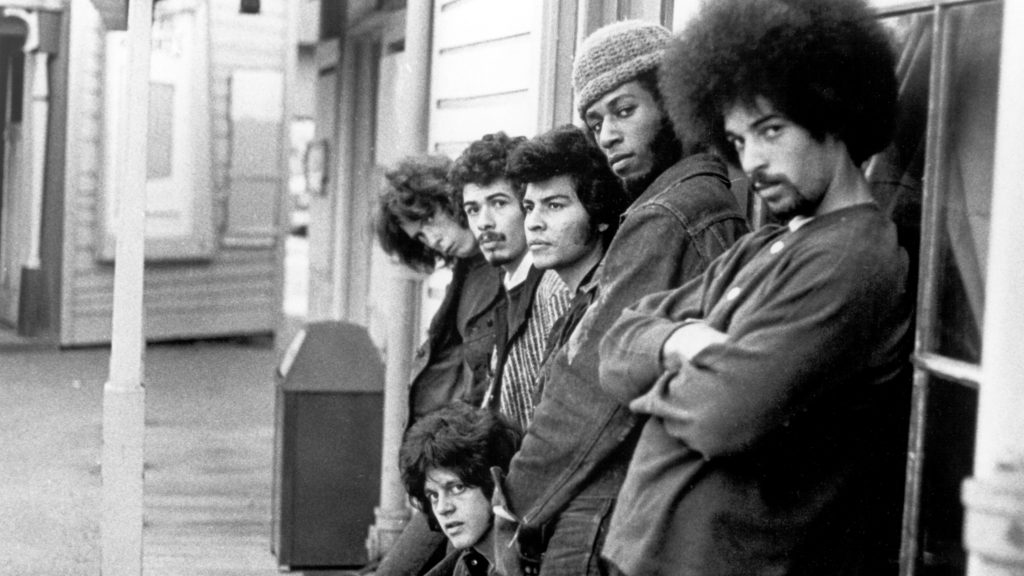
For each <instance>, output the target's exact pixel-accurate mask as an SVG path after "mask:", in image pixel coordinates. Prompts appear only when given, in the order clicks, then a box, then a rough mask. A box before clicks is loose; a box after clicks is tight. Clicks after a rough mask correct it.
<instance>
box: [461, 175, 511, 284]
mask: <svg viewBox="0 0 1024 576" xmlns="http://www.w3.org/2000/svg"><path fill="white" fill-rule="evenodd" d="M462 208H463V210H465V211H466V217H467V218H468V219H469V229H470V230H472V231H473V235H474V236H476V241H477V243H478V244H479V245H480V251H481V252H483V254H484V258H486V259H487V261H488V262H489V263H490V264H491V265H492V266H502V267H504V268H507V269H514V268H515V267H516V266H518V265H519V263H520V262H522V260H523V256H525V255H526V236H525V234H524V232H523V209H522V207H521V206H520V205H519V199H518V198H516V195H515V192H513V191H512V184H510V183H509V181H508V180H505V179H499V180H496V181H494V182H492V183H491V184H489V185H487V186H480V185H478V184H466V186H465V188H463V189H462Z"/></svg>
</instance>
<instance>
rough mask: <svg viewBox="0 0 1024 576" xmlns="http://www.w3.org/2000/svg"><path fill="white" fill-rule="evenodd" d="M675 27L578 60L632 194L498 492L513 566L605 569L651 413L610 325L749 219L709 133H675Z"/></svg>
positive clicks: (618, 32) (604, 143)
mask: <svg viewBox="0 0 1024 576" xmlns="http://www.w3.org/2000/svg"><path fill="white" fill-rule="evenodd" d="M670 36H671V34H670V32H669V31H668V30H667V29H665V28H664V27H662V26H659V25H656V24H650V23H644V22H638V21H625V22H618V23H615V24H611V25H609V26H606V27H604V28H602V29H600V30H597V31H596V32H594V33H593V34H591V35H590V36H589V37H588V38H587V39H586V40H585V41H584V42H583V45H582V46H581V48H580V51H579V53H578V55H577V58H576V61H575V63H574V70H573V85H574V88H575V91H576V94H577V111H578V113H579V115H580V117H581V118H582V119H583V121H584V122H585V123H586V126H587V129H588V130H589V132H590V134H591V135H592V137H593V139H594V140H595V141H596V143H597V145H598V146H599V147H600V149H601V151H602V152H603V153H604V155H605V157H606V159H607V161H608V163H609V165H610V167H611V170H612V171H613V172H614V173H615V175H616V176H618V177H619V178H620V179H621V180H622V182H623V184H624V186H625V187H626V189H627V192H628V196H629V199H630V201H631V202H632V204H631V205H630V206H629V208H628V209H627V210H626V212H625V214H624V215H623V218H622V221H621V225H620V227H619V230H618V232H617V233H616V235H615V238H614V239H613V240H612V242H611V244H610V245H609V246H608V250H607V252H606V254H605V256H604V261H603V263H602V265H601V267H600V268H599V269H598V271H597V272H596V278H597V281H596V283H594V284H593V286H592V287H590V294H591V298H592V299H593V300H592V302H593V303H592V304H591V305H590V307H589V308H588V309H587V310H586V312H585V314H584V315H583V318H582V319H581V320H580V321H579V324H578V325H577V326H576V329H575V330H574V331H573V333H572V334H571V336H570V337H569V338H568V341H567V342H566V344H565V345H564V346H562V347H561V349H560V350H558V351H557V352H555V353H554V355H553V357H552V358H551V360H550V370H549V371H547V372H546V380H545V386H544V391H543V394H542V396H541V401H540V403H539V404H538V405H537V408H536V412H535V414H534V420H533V423H532V425H531V426H530V427H529V428H528V429H527V432H526V436H525V438H524V440H523V446H522V448H521V449H520V451H519V453H518V454H517V455H516V456H515V457H514V458H513V459H512V463H511V464H510V467H509V475H508V478H507V479H506V480H505V482H504V487H503V489H499V490H496V492H495V495H496V498H495V504H496V512H497V513H498V515H499V516H500V517H501V518H502V519H503V521H502V520H498V521H496V526H497V528H498V530H499V540H503V541H504V542H503V543H500V544H498V545H497V546H496V553H497V554H499V556H500V558H499V564H500V565H502V569H503V570H504V572H505V573H506V574H518V573H521V572H522V571H524V570H525V571H532V570H535V569H537V567H538V565H539V573H540V574H543V575H566V576H580V575H583V574H604V573H606V568H607V567H606V566H604V565H603V563H602V562H601V561H600V559H599V556H598V555H599V552H600V550H601V546H602V544H603V540H604V533H605V531H606V528H607V523H608V519H609V517H610V515H611V510H612V508H613V506H614V505H615V500H616V495H617V494H618V491H619V487H620V485H621V483H622V480H623V478H624V477H625V472H626V467H627V465H628V463H629V458H630V455H631V454H632V451H633V447H634V446H635V444H636V439H637V437H638V435H639V431H640V428H639V426H638V424H639V423H640V422H641V419H640V418H638V417H636V416H634V415H633V414H632V413H630V411H629V410H628V409H627V408H626V406H624V405H622V404H620V403H619V402H618V401H617V400H616V399H615V398H613V397H612V396H609V395H608V394H607V393H605V392H604V391H603V390H602V389H601V387H600V385H599V383H598V360H599V359H598V345H599V342H600V339H601V336H603V335H604V332H605V331H606V330H607V328H608V327H609V326H610V325H611V324H612V323H613V322H614V321H615V319H616V318H617V317H618V316H619V314H620V313H621V311H622V310H623V309H624V308H625V307H626V306H629V305H631V304H633V303H634V302H636V301H637V300H639V299H640V298H641V297H643V296H645V295H647V294H651V293H653V292H658V291H661V290H665V289H668V288H671V287H674V286H678V285H679V284H681V283H682V282H684V281H686V280H688V279H689V278H692V277H695V276H697V275H699V274H700V273H701V272H703V270H704V269H705V268H706V267H707V266H708V264H709V263H710V262H711V260H712V259H713V258H715V256H717V255H718V254H720V253H722V252H724V251H725V250H726V248H728V247H729V246H730V245H731V244H732V243H733V242H734V241H735V240H736V239H737V238H738V237H739V236H741V235H742V234H744V233H745V232H746V230H747V228H746V223H745V221H744V219H743V216H742V215H741V213H740V211H739V207H738V206H737V203H736V200H735V198H734V197H733V195H732V192H731V191H730V189H729V177H728V173H727V171H726V167H725V164H724V163H723V162H722V161H721V160H719V159H718V158H717V157H716V156H713V155H711V154H706V153H704V152H703V151H704V149H705V143H704V142H701V141H700V138H699V133H693V134H683V135H682V136H683V137H682V138H677V137H676V136H675V135H673V132H672V129H671V126H670V125H669V123H668V121H667V117H666V115H665V113H664V111H663V109H662V105H661V95H660V93H659V91H658V87H657V76H656V74H657V68H658V66H659V64H660V61H661V56H662V52H663V49H664V47H665V45H666V44H667V43H668V40H669V38H670Z"/></svg>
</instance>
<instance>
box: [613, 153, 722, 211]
mask: <svg viewBox="0 0 1024 576" xmlns="http://www.w3.org/2000/svg"><path fill="white" fill-rule="evenodd" d="M728 174H729V172H728V170H727V169H726V167H725V163H724V162H722V160H721V159H720V158H719V157H718V156H715V155H714V154H709V153H704V152H702V153H700V154H691V155H689V156H687V157H686V158H683V159H681V160H679V161H678V162H676V163H675V164H673V165H672V166H669V167H668V169H666V170H665V171H664V172H662V173H661V174H660V175H659V176H658V177H657V178H655V179H654V182H651V185H650V186H648V187H647V189H646V190H644V192H643V194H641V195H640V196H637V198H636V200H634V201H633V203H632V204H630V205H629V208H628V209H626V211H625V212H624V213H623V214H622V216H620V217H619V221H620V222H621V221H622V220H625V219H626V217H627V216H629V214H630V213H632V212H633V211H634V210H636V209H638V208H639V207H640V206H643V205H644V204H647V203H648V202H650V201H651V200H653V199H654V198H655V197H656V196H658V195H659V194H661V193H662V192H664V191H665V190H666V189H668V188H669V187H671V186H672V185H673V184H675V183H677V182H682V181H683V180H689V179H690V178H693V177H694V176H700V175H709V176H719V177H721V178H723V179H724V181H725V183H726V185H728V183H729V176H728Z"/></svg>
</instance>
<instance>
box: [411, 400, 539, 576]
mask: <svg viewBox="0 0 1024 576" xmlns="http://www.w3.org/2000/svg"><path fill="white" fill-rule="evenodd" d="M521 437H522V434H521V432H520V431H519V428H518V427H516V425H515V424H512V423H510V422H509V421H508V420H507V419H506V418H505V417H504V416H502V415H501V414H499V413H497V412H494V411H491V410H487V409H481V408H474V407H472V406H469V405H468V404H465V403H462V402H456V403H454V404H451V405H450V406H446V407H444V408H441V409H440V410H437V411H435V412H433V413H431V414H429V415H427V416H425V417H424V418H422V419H421V420H420V421H418V422H417V423H416V424H414V425H413V426H412V427H411V428H410V429H409V430H408V432H406V435H405V440H404V441H403V442H402V448H401V450H400V451H399V455H398V458H399V463H398V465H399V468H400V470H401V473H402V482H403V483H404V484H405V489H406V491H407V492H408V493H409V495H410V497H411V498H412V501H413V503H414V504H415V506H416V507H417V508H419V509H420V510H421V511H423V512H424V514H425V515H426V516H427V519H428V523H429V524H430V527H431V528H432V529H434V530H439V531H441V532H443V533H444V535H445V536H447V537H448V541H449V542H450V543H451V545H452V547H454V548H455V552H454V553H452V554H450V555H449V556H448V557H447V558H445V559H444V560H443V561H442V562H441V563H440V564H438V565H436V566H434V568H433V569H432V570H431V571H430V572H429V573H428V576H442V575H445V576H446V575H452V576H477V575H486V574H492V573H494V571H493V569H492V566H493V565H494V562H493V552H492V549H493V540H492V531H491V526H492V524H493V520H494V517H493V513H492V512H491V494H492V493H493V492H494V480H493V479H492V476H491V467H494V466H497V467H498V468H500V469H501V470H502V471H505V470H507V469H508V462H509V460H511V459H512V455H513V454H514V453H515V451H516V450H517V449H518V448H519V442H520V440H521Z"/></svg>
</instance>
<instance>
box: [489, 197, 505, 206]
mask: <svg viewBox="0 0 1024 576" xmlns="http://www.w3.org/2000/svg"><path fill="white" fill-rule="evenodd" d="M508 204H509V202H508V199H507V198H495V199H494V200H491V205H492V206H494V207H495V208H504V207H506V206H508Z"/></svg>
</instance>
